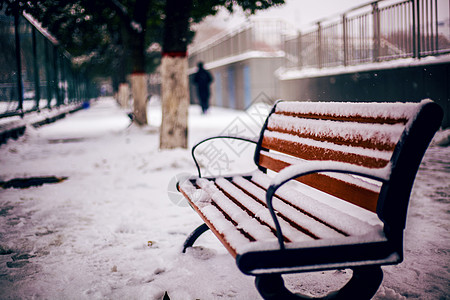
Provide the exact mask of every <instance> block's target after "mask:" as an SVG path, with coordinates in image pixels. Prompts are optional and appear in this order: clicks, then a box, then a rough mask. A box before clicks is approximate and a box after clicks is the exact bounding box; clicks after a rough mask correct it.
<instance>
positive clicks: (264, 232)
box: [197, 179, 276, 240]
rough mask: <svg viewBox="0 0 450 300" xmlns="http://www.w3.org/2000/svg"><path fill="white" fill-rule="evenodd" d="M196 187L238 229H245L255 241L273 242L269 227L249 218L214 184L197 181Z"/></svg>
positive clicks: (273, 238) (202, 180) (273, 237)
mask: <svg viewBox="0 0 450 300" xmlns="http://www.w3.org/2000/svg"><path fill="white" fill-rule="evenodd" d="M197 182H198V185H199V186H200V187H201V188H202V189H204V190H205V191H206V192H207V193H208V194H209V195H210V197H211V199H212V200H213V201H214V203H215V204H216V205H217V206H218V207H220V208H221V209H222V210H223V211H224V212H225V213H227V214H228V215H229V216H230V217H231V218H232V219H233V220H234V221H235V222H236V223H237V226H238V228H245V231H246V232H247V233H248V234H249V235H250V236H251V237H253V238H254V239H255V240H271V239H272V240H275V239H276V237H275V235H274V233H273V232H272V231H271V230H270V229H269V227H267V226H264V225H263V224H261V222H259V221H258V220H257V219H256V218H253V217H251V216H250V215H249V214H248V213H247V212H245V211H243V210H242V209H241V208H240V207H239V206H238V205H237V204H236V203H234V202H233V201H231V200H230V198H229V197H227V196H226V195H224V193H223V192H221V191H220V190H219V189H218V188H217V187H216V186H215V184H214V182H212V181H209V180H206V179H199V180H197Z"/></svg>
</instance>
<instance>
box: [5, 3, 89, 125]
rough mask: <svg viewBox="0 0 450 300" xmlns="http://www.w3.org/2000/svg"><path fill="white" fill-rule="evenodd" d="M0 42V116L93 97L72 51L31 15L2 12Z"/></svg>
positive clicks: (24, 112)
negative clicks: (75, 65) (72, 58)
mask: <svg viewBox="0 0 450 300" xmlns="http://www.w3.org/2000/svg"><path fill="white" fill-rule="evenodd" d="M0 44H1V47H0V65H1V68H0V118H2V117H9V116H15V115H24V114H26V113H28V112H32V111H39V110H41V109H43V108H53V107H58V106H62V105H67V104H71V103H74V102H81V101H85V100H87V99H89V98H90V97H91V93H90V89H91V84H90V82H89V81H88V79H87V78H86V77H85V76H83V74H81V73H80V72H77V71H76V70H75V69H74V67H73V65H72V61H71V56H70V54H69V53H67V52H66V51H64V49H62V48H61V47H60V46H59V45H58V42H57V40H56V39H55V38H53V37H52V36H51V35H50V34H48V33H47V32H46V31H45V30H43V29H42V28H40V26H39V25H38V24H37V23H36V22H35V21H34V20H33V19H32V18H31V17H29V16H27V15H16V16H6V15H5V14H4V13H3V12H2V11H0Z"/></svg>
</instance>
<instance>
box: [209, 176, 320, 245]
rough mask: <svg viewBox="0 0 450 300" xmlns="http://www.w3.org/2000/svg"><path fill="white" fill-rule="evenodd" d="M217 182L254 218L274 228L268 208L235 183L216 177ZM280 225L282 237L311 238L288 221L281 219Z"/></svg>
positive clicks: (303, 239)
mask: <svg viewBox="0 0 450 300" xmlns="http://www.w3.org/2000/svg"><path fill="white" fill-rule="evenodd" d="M217 184H218V185H219V186H221V187H222V188H224V189H225V190H226V191H227V192H229V193H230V194H231V195H232V196H233V197H234V198H235V199H239V202H240V203H241V204H242V205H243V206H245V207H246V208H248V209H250V210H251V211H252V212H253V213H254V215H255V217H256V218H259V219H261V220H263V222H265V223H266V224H269V225H270V226H271V228H272V229H273V230H275V224H274V223H273V219H272V217H271V215H270V212H269V210H268V209H267V207H266V206H264V205H262V204H261V203H259V202H258V201H256V200H255V199H253V198H252V197H250V196H248V195H247V194H245V193H244V192H243V191H242V190H240V189H239V188H237V187H236V186H235V185H233V184H232V183H230V182H229V181H228V180H226V179H224V178H218V179H217ZM280 225H281V228H282V230H283V234H284V237H285V238H286V239H287V240H288V241H308V240H313V238H312V237H310V236H308V235H307V234H305V233H303V232H301V231H299V230H297V229H296V228H294V227H293V226H292V225H291V224H290V223H288V222H287V221H285V220H283V219H281V220H280Z"/></svg>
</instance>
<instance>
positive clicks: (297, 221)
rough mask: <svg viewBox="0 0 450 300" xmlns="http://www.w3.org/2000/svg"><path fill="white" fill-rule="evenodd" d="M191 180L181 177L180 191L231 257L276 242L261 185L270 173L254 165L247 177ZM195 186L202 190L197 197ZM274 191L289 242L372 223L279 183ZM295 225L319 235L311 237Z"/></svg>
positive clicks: (334, 235) (360, 229) (340, 235)
mask: <svg viewBox="0 0 450 300" xmlns="http://www.w3.org/2000/svg"><path fill="white" fill-rule="evenodd" d="M230 180H231V181H230ZM192 182H193V183H194V184H192V183H191V182H189V181H187V182H185V183H183V184H182V185H181V186H180V190H181V192H182V193H183V195H184V196H185V197H186V198H187V199H188V201H189V202H190V204H191V206H192V207H193V208H194V209H195V210H196V211H197V213H198V214H199V215H200V216H201V217H202V219H203V220H204V221H205V223H207V225H208V226H209V227H210V228H211V229H212V231H213V232H214V233H215V234H216V236H217V237H218V238H219V240H220V241H221V242H222V243H223V244H224V246H225V247H226V248H227V250H228V251H229V252H230V253H231V254H232V255H233V256H234V257H236V255H237V254H239V253H240V252H241V251H245V249H248V247H249V245H253V244H255V243H256V244H258V243H260V242H261V243H263V244H273V245H276V244H277V243H276V236H275V234H274V225H273V220H272V219H271V216H270V214H269V213H268V209H267V207H266V206H265V205H264V204H263V202H265V199H263V198H264V197H263V194H264V193H265V191H264V190H263V189H267V187H268V185H269V182H270V177H268V175H266V174H264V173H262V172H261V171H255V172H253V173H252V174H251V177H249V178H244V177H242V176H236V177H233V178H223V177H219V178H214V179H213V180H209V179H207V178H200V179H196V180H193V181H192ZM242 189H245V190H246V192H244V191H243V190H242ZM198 192H200V193H202V196H201V197H200V198H198V197H199V196H198ZM248 193H250V194H251V195H249V194H248ZM277 197H278V198H279V199H278V200H277V201H274V206H275V209H276V211H277V214H278V216H279V220H280V223H281V227H282V230H283V234H284V235H285V239H286V242H287V244H288V245H289V244H290V243H292V242H295V243H299V242H300V243H301V242H304V243H308V244H310V243H311V242H314V240H317V241H318V242H319V241H320V240H340V239H344V240H345V239H346V238H347V236H350V237H352V236H364V235H367V233H368V232H371V230H373V226H372V225H369V224H367V223H365V222H363V221H361V220H359V219H357V218H355V217H352V216H350V215H348V214H346V213H344V212H341V211H339V210H337V209H334V208H331V207H329V206H328V205H326V204H324V203H321V202H319V201H317V200H315V199H313V198H311V197H309V196H306V195H304V194H302V193H300V192H293V191H290V190H288V189H284V188H283V187H282V188H281V189H280V190H279V191H278V192H277ZM196 199H200V201H196ZM237 199H239V200H237ZM281 199H282V200H281ZM235 201H239V204H237V203H236V202H235ZM243 208H244V209H243ZM247 210H248V212H249V213H251V214H253V215H254V217H251V216H250V215H249V213H248V212H247ZM302 211H304V212H306V214H305V213H303V212H302ZM286 220H289V221H286ZM299 227H301V228H304V229H305V230H306V231H308V232H309V234H313V235H317V236H316V237H315V238H314V237H312V236H310V235H308V234H307V233H305V232H304V231H302V230H299ZM333 228H336V230H335V229H333ZM256 244H255V245H256ZM252 247H253V248H254V247H255V246H252ZM256 247H257V246H256ZM275 247H276V246H275ZM243 249H244V250H243Z"/></svg>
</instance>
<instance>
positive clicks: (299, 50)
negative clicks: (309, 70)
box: [297, 31, 303, 69]
mask: <svg viewBox="0 0 450 300" xmlns="http://www.w3.org/2000/svg"><path fill="white" fill-rule="evenodd" d="M302 47H303V46H302V33H301V31H299V32H298V35H297V64H298V68H299V69H301V68H302V67H303V55H302V54H303V48H302Z"/></svg>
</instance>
